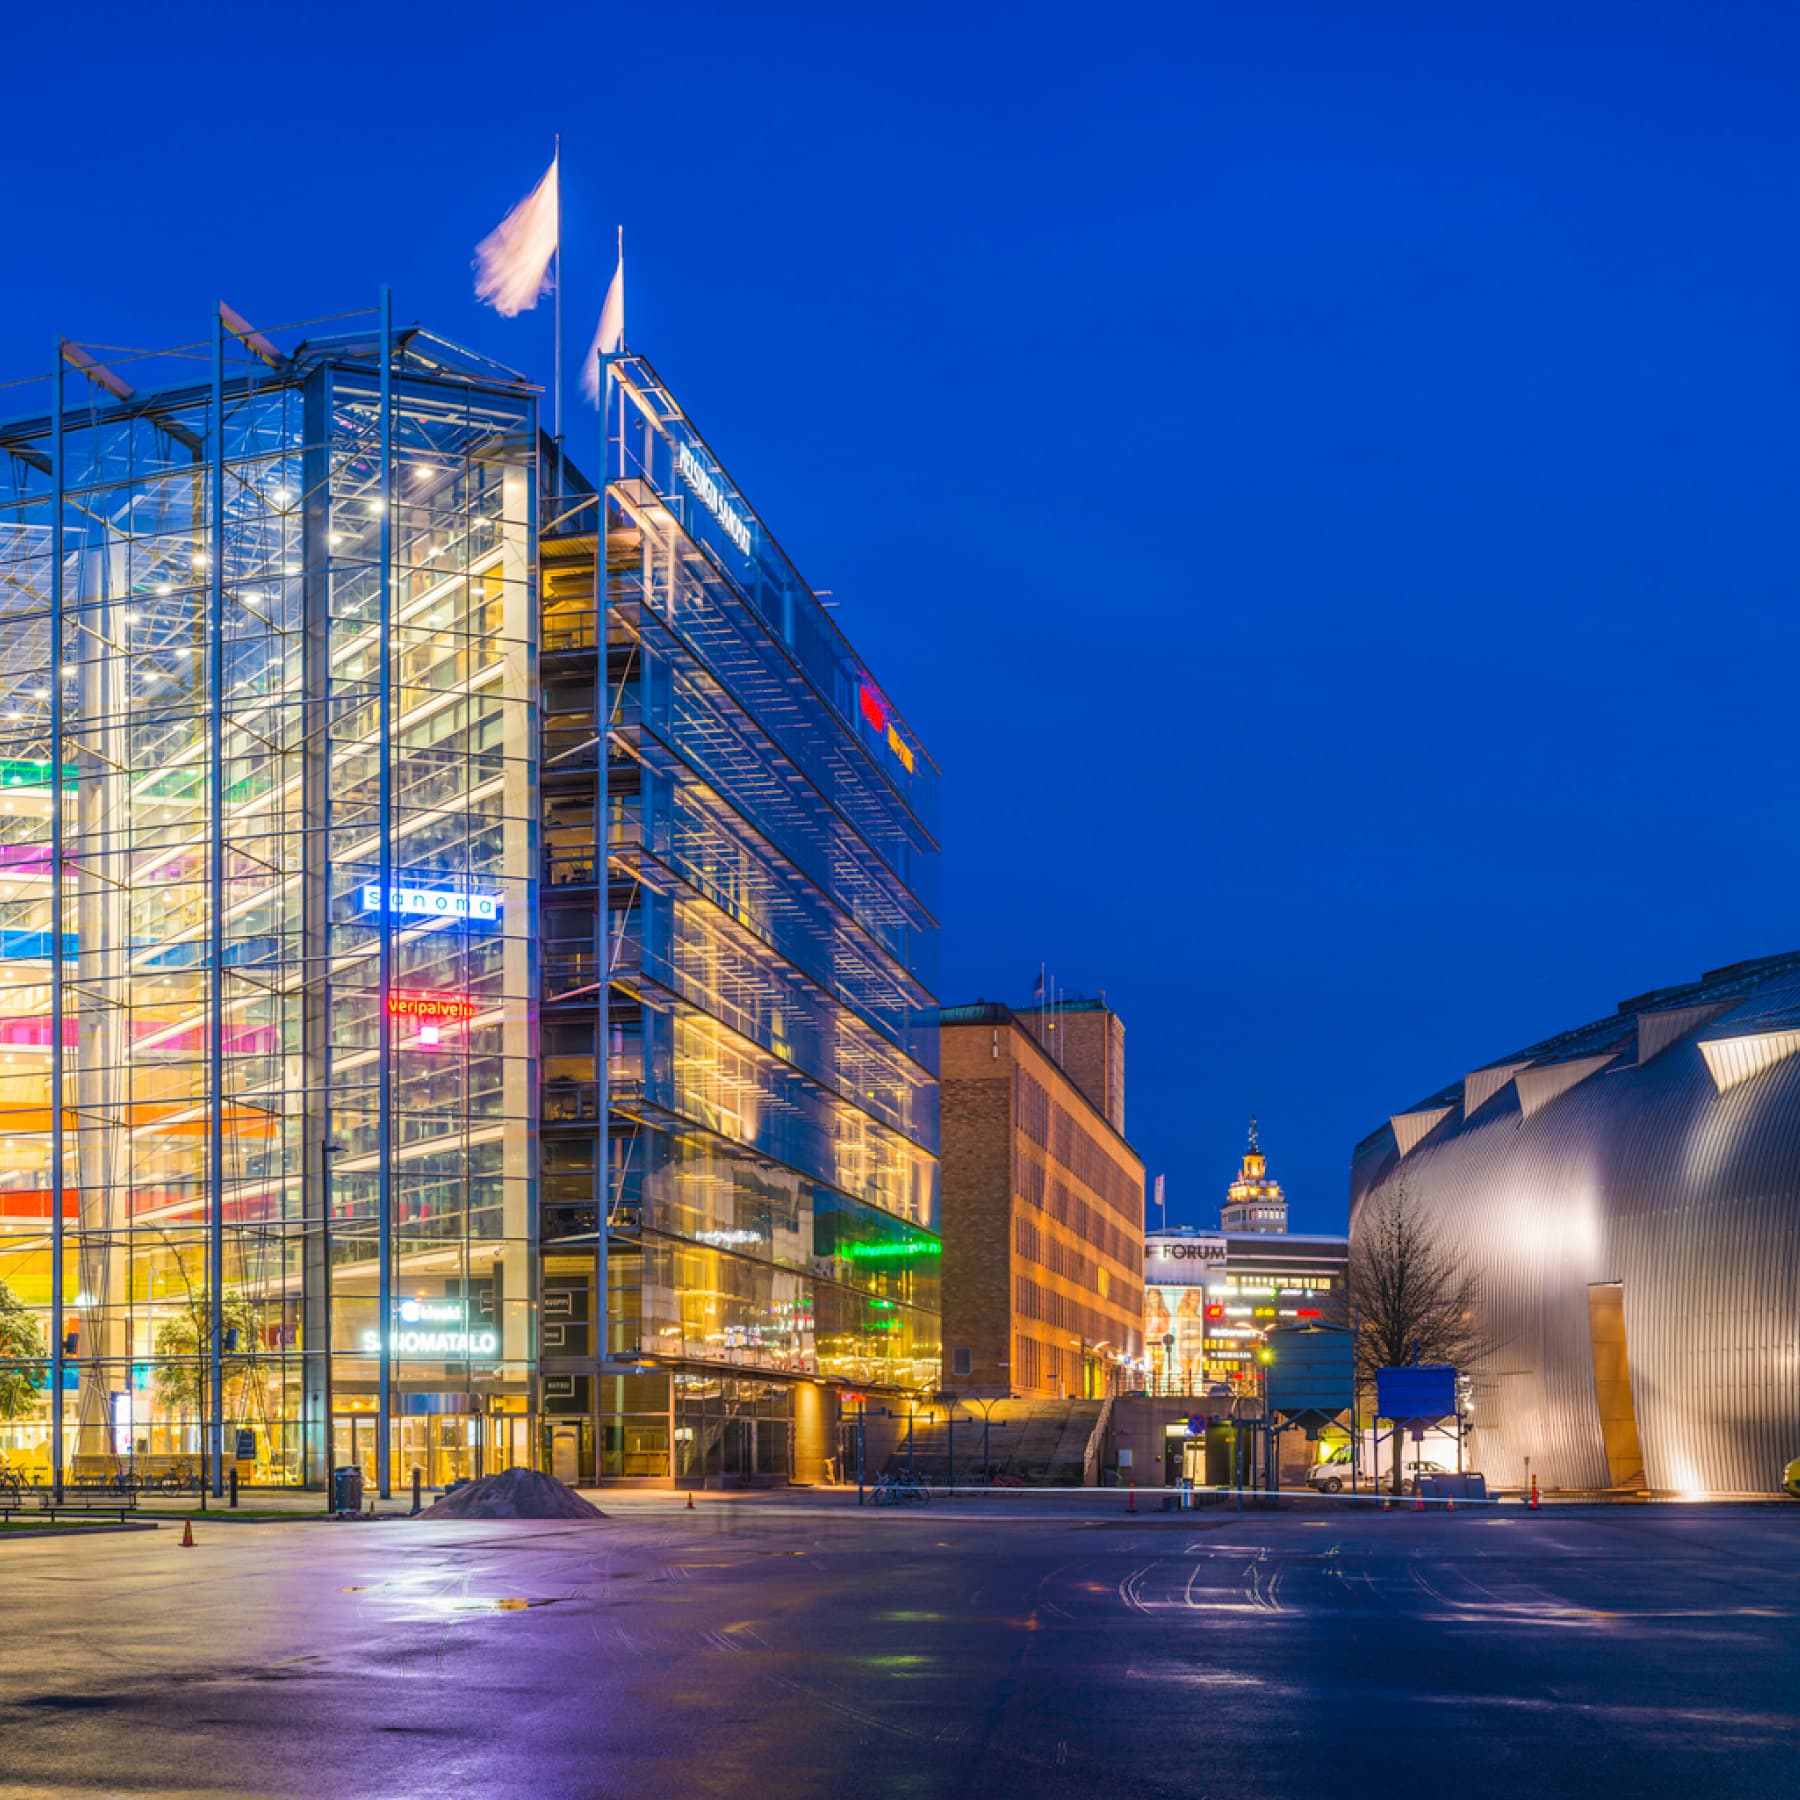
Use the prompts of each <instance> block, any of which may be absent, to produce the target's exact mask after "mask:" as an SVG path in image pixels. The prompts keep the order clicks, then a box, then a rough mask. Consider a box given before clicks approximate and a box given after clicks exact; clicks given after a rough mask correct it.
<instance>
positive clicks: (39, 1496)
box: [0, 1484, 138, 1524]
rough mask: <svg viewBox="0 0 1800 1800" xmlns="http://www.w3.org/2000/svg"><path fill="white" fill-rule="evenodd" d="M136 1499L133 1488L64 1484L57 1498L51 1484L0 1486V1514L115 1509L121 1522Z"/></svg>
mask: <svg viewBox="0 0 1800 1800" xmlns="http://www.w3.org/2000/svg"><path fill="white" fill-rule="evenodd" d="M137 1503H138V1497H137V1492H136V1490H135V1489H132V1488H126V1489H123V1490H121V1489H119V1488H115V1487H75V1486H71V1485H67V1484H65V1485H64V1487H63V1491H62V1498H61V1499H60V1500H59V1499H58V1498H57V1497H56V1490H55V1489H54V1488H47V1487H31V1488H14V1487H12V1486H10V1485H6V1486H0V1518H5V1519H9V1520H10V1519H14V1518H19V1517H27V1518H28V1517H30V1516H32V1515H33V1514H36V1515H38V1516H40V1517H41V1516H44V1515H48V1516H49V1517H50V1518H53V1519H54V1518H55V1517H56V1516H57V1515H58V1514H59V1513H103V1514H110V1513H116V1514H117V1515H118V1518H119V1522H120V1523H121V1524H123V1523H124V1521H125V1515H126V1514H127V1513H129V1512H136V1511H137Z"/></svg>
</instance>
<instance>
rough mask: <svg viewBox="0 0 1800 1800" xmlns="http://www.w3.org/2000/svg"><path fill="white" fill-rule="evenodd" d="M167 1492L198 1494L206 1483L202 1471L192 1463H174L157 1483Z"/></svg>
mask: <svg viewBox="0 0 1800 1800" xmlns="http://www.w3.org/2000/svg"><path fill="white" fill-rule="evenodd" d="M157 1485H158V1486H159V1487H160V1488H161V1489H162V1491H163V1492H164V1493H165V1494H189V1493H192V1494H197V1493H199V1492H200V1490H201V1489H202V1488H203V1487H204V1486H205V1485H206V1483H205V1480H204V1478H203V1477H202V1476H201V1474H200V1471H199V1470H198V1469H196V1468H195V1467H194V1466H193V1465H192V1464H191V1463H185V1462H178V1463H176V1464H174V1465H173V1467H171V1468H170V1469H169V1470H168V1471H167V1472H166V1473H165V1474H164V1475H163V1477H162V1479H161V1481H160V1482H159V1483H158V1484H157Z"/></svg>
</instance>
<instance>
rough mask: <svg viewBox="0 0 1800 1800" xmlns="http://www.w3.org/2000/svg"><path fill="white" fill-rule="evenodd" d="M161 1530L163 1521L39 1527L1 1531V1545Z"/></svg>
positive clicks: (147, 1520)
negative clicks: (49, 1538) (20, 1541)
mask: <svg viewBox="0 0 1800 1800" xmlns="http://www.w3.org/2000/svg"><path fill="white" fill-rule="evenodd" d="M160 1529H161V1521H160V1520H156V1519H140V1520H135V1521H132V1522H130V1523H127V1524H124V1525H39V1526H36V1527H34V1528H33V1529H32V1530H30V1531H0V1544H4V1543H9V1542H11V1541H12V1540H14V1539H16V1538H48V1537H53V1538H71V1537H99V1536H100V1535H101V1534H102V1533H103V1532H108V1531H157V1530H160Z"/></svg>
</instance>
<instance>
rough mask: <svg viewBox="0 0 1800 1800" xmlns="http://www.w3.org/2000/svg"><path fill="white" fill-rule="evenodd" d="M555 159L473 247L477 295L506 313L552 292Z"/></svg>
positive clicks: (515, 312)
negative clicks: (529, 189)
mask: <svg viewBox="0 0 1800 1800" xmlns="http://www.w3.org/2000/svg"><path fill="white" fill-rule="evenodd" d="M556 170H557V163H556V159H554V158H553V159H552V160H551V163H550V167H549V169H548V170H547V171H546V172H545V174H544V179H543V180H542V181H540V182H539V183H538V184H537V186H536V187H534V188H533V189H532V190H531V192H530V193H529V194H527V195H526V196H525V198H524V199H523V200H521V201H520V202H519V204H518V205H517V206H515V207H514V208H513V209H512V211H511V212H509V213H508V214H507V215H506V217H505V218H504V219H502V220H501V221H500V223H499V224H498V225H496V226H495V227H494V229H493V230H492V231H491V232H489V233H488V235H487V236H486V237H484V238H483V239H482V240H481V242H480V243H479V244H478V245H476V247H475V295H476V298H477V299H480V300H485V301H486V302H487V303H488V304H489V305H490V306H491V307H493V309H494V310H495V312H497V313H499V314H500V315H501V316H502V317H504V318H508V319H511V318H514V317H516V316H517V315H518V314H520V313H522V312H525V311H527V310H529V309H530V308H531V307H534V306H536V305H537V303H538V296H539V295H540V294H547V293H548V292H549V291H550V262H551V259H552V258H553V257H554V256H555V255H556V226H557V218H558V211H559V203H558V200H557V173H556Z"/></svg>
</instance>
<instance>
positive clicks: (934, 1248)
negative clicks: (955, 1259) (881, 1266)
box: [838, 1238, 944, 1262]
mask: <svg viewBox="0 0 1800 1800" xmlns="http://www.w3.org/2000/svg"><path fill="white" fill-rule="evenodd" d="M943 1253H944V1246H943V1245H942V1244H940V1243H939V1242H938V1241H937V1239H936V1238H907V1239H906V1240H905V1241H904V1242H903V1243H898V1244H846V1245H845V1246H844V1247H843V1249H842V1250H840V1251H839V1252H838V1254H839V1255H840V1256H846V1257H848V1258H849V1259H850V1261H851V1262H887V1261H890V1260H891V1259H892V1258H894V1257H910V1256H942V1255H943Z"/></svg>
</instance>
